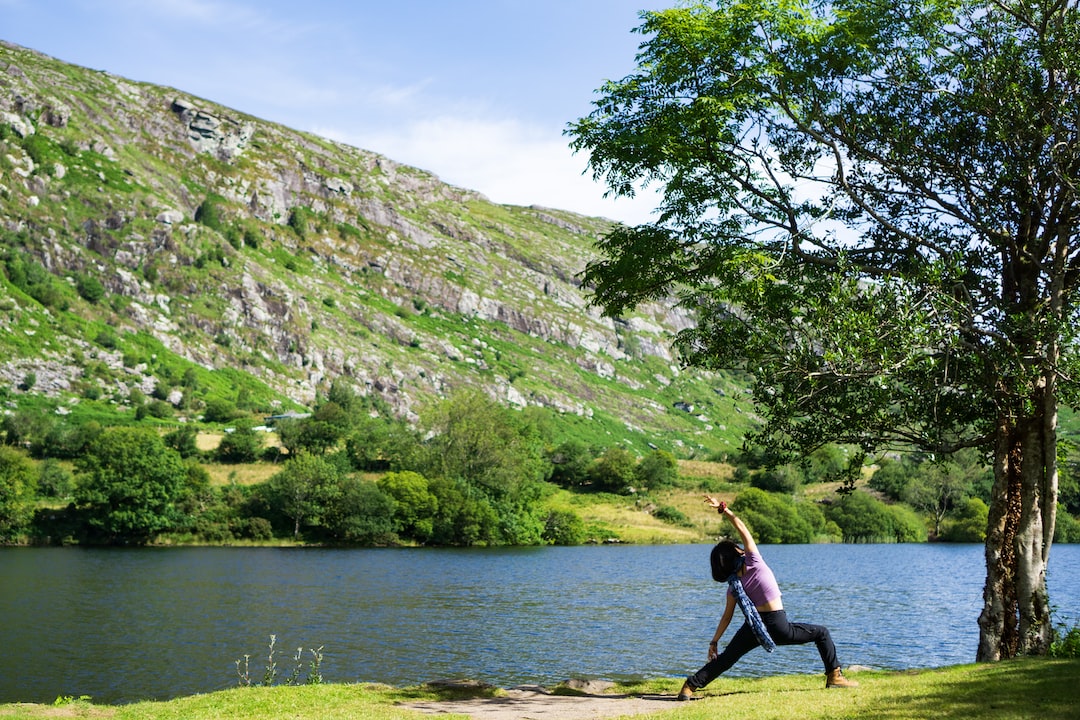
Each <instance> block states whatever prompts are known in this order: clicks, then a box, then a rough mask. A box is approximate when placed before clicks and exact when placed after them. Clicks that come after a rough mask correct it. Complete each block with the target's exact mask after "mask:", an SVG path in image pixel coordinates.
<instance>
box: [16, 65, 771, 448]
mask: <svg viewBox="0 0 1080 720" xmlns="http://www.w3.org/2000/svg"><path fill="white" fill-rule="evenodd" d="M609 226H610V223H609V221H607V220H604V219H602V218H590V217H582V216H579V215H575V214H572V213H568V212H563V211H560V210H555V209H548V208H540V207H515V206H505V205H497V204H494V203H492V202H489V201H488V200H487V199H485V198H484V197H483V196H481V195H479V194H478V193H476V192H472V191H470V190H467V189H463V188H457V187H453V186H450V185H447V184H445V183H442V182H440V181H439V179H438V178H437V177H434V176H433V175H431V174H429V173H426V172H424V171H421V170H418V169H415V168H412V167H407V166H404V165H400V164H398V163H395V162H394V161H393V160H391V159H389V158H386V157H383V156H381V155H378V154H376V153H375V152H371V151H368V150H362V149H358V148H355V147H349V146H346V145H342V144H340V143H336V142H332V141H330V140H326V139H323V138H319V137H315V136H313V135H309V134H305V133H301V132H296V131H293V130H290V129H288V128H286V127H282V126H280V125H276V124H273V123H268V122H264V121H262V120H259V119H258V118H254V117H251V116H249V115H246V114H244V113H243V112H242V111H239V110H235V109H231V108H225V107H222V106H220V105H217V104H214V103H212V102H209V101H206V100H202V99H200V98H196V97H192V96H190V95H188V94H186V93H184V92H183V91H182V90H175V89H172V88H167V87H160V86H155V85H150V84H146V83H139V82H134V81H130V80H126V79H124V78H121V77H116V76H114V75H111V74H108V73H105V72H98V71H94V70H89V69H86V68H82V67H77V66H74V65H70V64H67V63H64V62H60V61H58V60H56V59H53V58H50V57H46V56H44V55H41V54H39V53H37V52H34V51H32V50H29V49H25V48H21V47H18V46H15V45H12V44H7V43H0V240H2V248H0V253H2V255H0V270H2V272H0V399H2V400H3V401H4V403H5V407H6V409H7V410H8V411H11V410H13V409H14V408H16V407H27V406H35V407H42V408H44V409H46V410H48V411H49V412H58V413H62V414H70V415H73V416H75V417H76V418H88V419H98V420H100V421H103V422H107V423H114V422H118V421H123V420H124V419H126V418H128V417H130V416H131V413H132V409H133V407H134V404H133V400H132V398H133V397H135V398H136V402H137V401H138V399H141V398H153V399H155V400H156V401H157V405H155V408H156V409H157V412H156V417H159V418H160V419H163V420H166V421H169V422H174V421H178V420H190V419H195V418H198V417H200V416H201V415H202V414H203V413H204V412H205V409H206V407H207V403H212V402H213V401H215V400H225V401H230V402H237V403H239V404H240V405H241V406H242V407H244V408H247V409H250V410H251V411H252V412H254V413H265V414H272V413H276V412H283V411H287V410H297V411H303V410H305V409H309V408H311V407H312V406H313V405H314V404H315V403H316V401H317V399H318V398H319V397H320V395H321V394H323V395H324V394H325V393H326V392H327V390H328V388H329V387H330V383H331V382H333V381H335V380H336V379H339V378H341V379H344V380H346V381H348V382H349V383H350V384H352V385H353V386H354V387H355V389H356V391H357V393H358V394H360V395H362V396H364V397H367V398H368V399H369V400H370V401H371V403H372V404H373V405H374V406H377V407H379V408H382V409H384V410H386V411H387V412H389V413H393V414H394V415H395V416H397V417H400V418H405V419H410V420H411V419H415V418H416V417H417V416H418V414H419V413H420V412H421V411H422V410H423V408H424V407H425V405H426V404H428V403H430V402H431V401H432V400H433V399H436V398H442V397H446V396H447V395H449V394H450V393H452V392H453V391H454V390H456V389H459V388H466V387H480V388H483V390H484V391H485V392H486V393H487V394H488V395H489V396H490V397H492V398H494V399H496V400H497V401H499V402H500V403H504V404H506V405H509V406H511V407H521V408H524V407H529V406H536V407H543V408H548V409H550V410H552V411H554V412H555V413H556V414H557V416H558V417H559V418H560V419H561V422H560V423H558V424H559V428H558V429H557V432H558V433H560V434H561V435H562V436H567V437H569V436H572V437H578V438H583V439H586V440H588V441H590V442H593V443H596V444H601V445H603V444H615V443H620V442H624V443H626V444H628V445H629V447H631V449H634V450H636V451H637V452H639V453H640V452H642V451H646V450H648V448H649V447H650V445H651V446H655V447H659V448H661V449H664V450H669V451H671V452H673V453H674V454H676V455H677V456H679V457H683V458H691V457H701V456H703V455H705V454H710V453H714V452H725V451H728V450H733V449H735V448H737V447H738V445H739V443H740V441H741V437H742V435H743V433H744V431H745V430H746V429H747V428H748V427H750V426H751V425H752V424H753V423H754V418H753V414H752V407H751V405H750V404H749V401H748V396H747V395H746V393H745V387H744V383H741V382H739V381H737V380H735V379H732V378H730V377H725V376H720V375H709V374H704V373H701V372H687V371H684V370H681V369H679V367H678V363H677V360H676V359H675V358H674V357H673V356H672V354H671V352H670V338H671V336H672V334H673V333H675V332H677V331H678V330H679V329H681V328H683V327H685V326H686V325H687V323H688V322H690V319H689V318H686V317H684V316H682V315H680V314H678V313H676V312H675V311H673V310H672V308H671V307H669V306H667V305H663V304H656V305H652V306H649V307H644V308H642V309H641V310H640V311H639V312H638V313H636V314H635V315H633V316H631V317H626V318H622V319H620V320H618V321H612V320H611V319H607V318H602V317H600V315H599V313H598V312H597V311H596V310H595V309H593V308H590V307H589V306H588V303H587V297H588V296H587V293H586V292H585V290H584V289H583V288H582V287H581V285H580V282H579V280H578V274H579V273H580V271H581V270H582V269H583V268H584V267H585V265H586V263H588V262H589V260H590V258H591V257H593V256H594V252H595V251H594V242H595V240H596V239H597V238H598V237H599V236H600V235H601V234H602V233H603V232H604V231H605V229H607V228H608V227H609Z"/></svg>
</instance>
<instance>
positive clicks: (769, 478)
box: [750, 465, 803, 495]
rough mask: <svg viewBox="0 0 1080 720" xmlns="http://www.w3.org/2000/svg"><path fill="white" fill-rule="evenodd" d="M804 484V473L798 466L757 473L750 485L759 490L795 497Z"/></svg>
mask: <svg viewBox="0 0 1080 720" xmlns="http://www.w3.org/2000/svg"><path fill="white" fill-rule="evenodd" d="M802 482H803V472H802V470H800V469H799V467H798V466H797V465H782V466H781V467H778V468H775V469H772V470H766V471H764V472H760V473H757V474H756V475H753V476H752V477H751V478H750V484H751V485H752V486H753V487H756V488H758V489H759V490H764V491H765V492H773V493H787V494H789V495H794V494H795V491H796V490H798V489H799V485H801V484H802Z"/></svg>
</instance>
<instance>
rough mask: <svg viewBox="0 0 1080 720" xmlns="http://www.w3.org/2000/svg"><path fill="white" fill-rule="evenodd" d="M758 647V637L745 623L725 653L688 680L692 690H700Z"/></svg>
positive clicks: (725, 649) (736, 632) (687, 682)
mask: <svg viewBox="0 0 1080 720" xmlns="http://www.w3.org/2000/svg"><path fill="white" fill-rule="evenodd" d="M757 646H758V640H757V637H755V636H754V631H753V629H752V628H751V627H750V625H749V624H748V623H745V622H744V623H743V624H742V625H741V626H740V627H739V629H738V630H737V631H735V636H734V637H732V638H731V642H729V643H728V644H727V647H725V648H724V651H723V652H722V653H720V654H719V655H717V656H716V657H715V658H713V659H712V660H710V661H709V662H707V663H705V665H704V666H703V667H702V668H701V669H700V670H698V671H697V672H696V673H694V674H693V675H691V676H690V677H688V678H686V684H687V685H689V686H690V688H691V689H692V690H700V689H701V688H703V687H705V686H706V685H708V684H709V683H711V682H712V681H713V680H715V679H716V678H718V677H720V675H721V674H722V673H724V672H726V671H727V670H728V669H729V668H730V667H731V666H732V665H734V664H735V663H736V662H737V661H738V659H739V658H741V657H742V656H743V655H745V654H746V653H748V652H750V651H751V650H753V649H754V648H756V647H757Z"/></svg>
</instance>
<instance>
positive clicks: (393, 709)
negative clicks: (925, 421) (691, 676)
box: [0, 659, 1080, 720]
mask: <svg viewBox="0 0 1080 720" xmlns="http://www.w3.org/2000/svg"><path fill="white" fill-rule="evenodd" d="M849 676H850V677H853V678H855V679H857V680H858V681H859V682H860V684H861V685H860V687H859V688H856V689H851V690H825V689H824V678H823V676H821V675H817V674H815V675H782V676H774V677H767V678H730V679H725V678H720V679H719V680H717V681H715V682H714V683H713V684H712V685H710V686H709V687H708V688H706V689H705V690H704V691H702V692H701V693H699V694H700V695H701V699H700V700H697V701H694V702H689V703H677V704H676V703H672V704H671V709H670V710H668V709H665V710H663V711H661V712H657V713H652V714H650V715H639V716H636V717H639V718H644V717H656V718H666V719H671V720H736V719H738V720H743V719H745V718H754V720H789V719H790V718H799V719H800V720H826V719H828V720H842V719H844V718H852V719H854V718H875V719H876V720H909V719H910V720H915V719H922V718H933V719H934V720H969V719H970V718H979V719H980V720H1013V719H1017V720H1019V719H1021V718H1024V719H1027V718H1038V720H1073V719H1074V718H1075V717H1076V711H1077V704H1076V688H1075V685H1076V679H1077V677H1080V660H1046V659H1023V660H1014V661H1009V662H1001V663H994V664H981V665H958V666H954V667H947V668H937V669H934V670H921V671H909V672H870V671H866V672H858V673H849ZM680 683H681V679H668V680H652V681H648V682H642V683H636V684H628V685H619V686H617V687H615V688H613V690H612V692H613V693H616V694H621V693H629V694H655V693H663V694H674V693H675V692H676V691H677V690H678V687H679V685H680ZM492 694H493V693H492V691H491V690H476V691H474V692H473V694H472V695H469V694H468V693H467V692H466V691H463V690H461V689H454V690H437V689H435V688H431V687H427V686H424V687H417V688H392V687H387V686H385V685H371V684H332V685H315V686H299V687H290V686H275V687H269V688H267V687H254V688H236V689H232V690H224V691H220V692H215V693H210V694H207V695H194V696H191V697H184V698H178V699H175V700H170V701H167V702H140V703H133V704H130V705H123V706H100V705H93V704H91V703H90V702H87V701H85V700H70V699H61V700H59V701H58V704H57V705H52V706H50V705H32V704H6V705H0V717H3V718H55V717H86V718H115V719H116V720H172V719H174V718H175V719H176V720H180V719H181V718H182V719H183V720H248V719H251V720H255V719H256V718H258V719H260V720H261V719H262V718H291V719H292V720H306V719H308V718H310V719H311V720H336V719H337V718H342V719H343V720H344V719H345V718H350V719H351V718H363V719H364V720H396V719H404V718H415V719H420V718H423V717H426V716H425V715H424V714H422V713H420V712H417V711H414V710H409V709H406V708H402V707H398V706H397V704H398V703H401V702H409V701H416V700H449V699H452V698H455V697H457V698H460V697H466V696H484V695H487V696H490V695H492ZM494 694H495V695H497V694H498V691H496V692H495V693H494ZM443 717H448V718H454V717H461V716H458V715H446V716H443Z"/></svg>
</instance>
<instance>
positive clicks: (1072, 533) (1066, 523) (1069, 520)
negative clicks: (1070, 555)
mask: <svg viewBox="0 0 1080 720" xmlns="http://www.w3.org/2000/svg"><path fill="white" fill-rule="evenodd" d="M984 524H985V523H984ZM1054 542H1058V543H1080V521H1078V520H1077V519H1076V518H1074V517H1073V516H1072V515H1070V514H1069V513H1068V512H1066V510H1065V507H1064V506H1063V505H1061V504H1059V505H1058V511H1057V522H1056V523H1055V525H1054Z"/></svg>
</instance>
